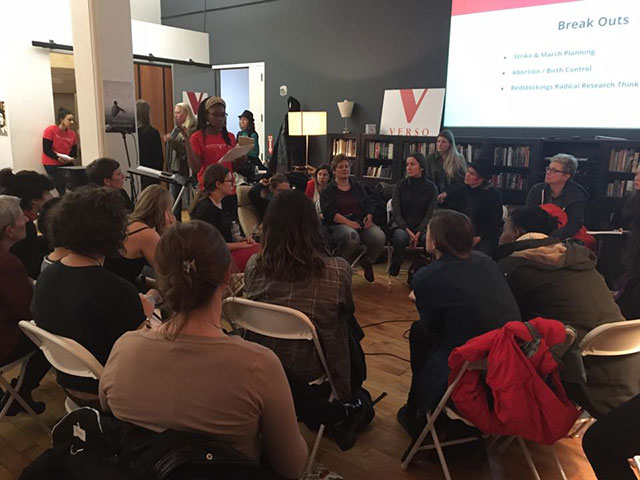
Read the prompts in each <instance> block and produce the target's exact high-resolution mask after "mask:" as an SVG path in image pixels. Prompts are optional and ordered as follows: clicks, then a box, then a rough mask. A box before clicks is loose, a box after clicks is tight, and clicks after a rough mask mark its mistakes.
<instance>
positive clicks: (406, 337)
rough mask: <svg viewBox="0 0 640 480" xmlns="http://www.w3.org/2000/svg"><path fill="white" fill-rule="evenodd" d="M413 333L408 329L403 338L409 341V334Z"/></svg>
mask: <svg viewBox="0 0 640 480" xmlns="http://www.w3.org/2000/svg"><path fill="white" fill-rule="evenodd" d="M410 331H411V329H410V328H407V329H406V330H405V331H404V333H403V334H402V338H404V339H405V340H409V335H408V333H409V332H410Z"/></svg>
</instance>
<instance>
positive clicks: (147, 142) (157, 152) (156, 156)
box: [136, 100, 164, 190]
mask: <svg viewBox="0 0 640 480" xmlns="http://www.w3.org/2000/svg"><path fill="white" fill-rule="evenodd" d="M150 114H151V106H150V105H149V104H148V103H147V102H146V101H144V100H138V101H137V102H136V118H137V119H138V151H139V152H140V153H139V154H140V165H144V166H145V167H149V168H153V169H155V170H162V169H163V168H162V167H163V163H164V159H163V158H162V141H161V140H160V133H159V132H158V130H156V129H155V128H153V127H152V126H151V119H150ZM141 182H142V189H143V190H144V189H145V188H146V187H148V186H149V185H153V184H154V183H160V182H159V181H158V180H153V179H151V178H148V177H142V179H141Z"/></svg>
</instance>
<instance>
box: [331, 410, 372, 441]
mask: <svg viewBox="0 0 640 480" xmlns="http://www.w3.org/2000/svg"><path fill="white" fill-rule="evenodd" d="M342 405H343V406H344V409H345V416H344V418H343V419H342V420H340V421H339V422H336V423H334V424H333V425H332V426H331V433H332V435H333V439H334V440H335V441H336V443H337V444H338V446H339V447H340V450H342V451H343V452H344V451H346V450H349V449H351V448H352V447H353V446H354V445H355V444H356V439H357V436H356V429H357V428H358V427H359V426H360V424H361V423H362V420H363V419H362V416H363V415H364V413H365V412H364V408H363V405H362V402H361V401H360V400H359V399H358V400H357V401H356V402H353V403H349V402H345V403H343V404H342Z"/></svg>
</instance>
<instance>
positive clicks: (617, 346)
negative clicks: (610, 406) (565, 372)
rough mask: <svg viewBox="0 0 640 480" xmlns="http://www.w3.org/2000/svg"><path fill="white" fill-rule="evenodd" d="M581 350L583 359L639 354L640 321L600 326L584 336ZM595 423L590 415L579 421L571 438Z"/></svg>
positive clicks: (580, 346)
mask: <svg viewBox="0 0 640 480" xmlns="http://www.w3.org/2000/svg"><path fill="white" fill-rule="evenodd" d="M579 348H580V354H581V355H582V356H583V357H586V356H589V355H591V356H596V357H617V356H622V355H631V354H633V353H638V352H640V320H628V321H622V322H613V323H605V324H604V325H599V326H597V327H596V328H594V329H593V330H591V331H590V332H589V333H587V334H586V335H585V336H584V338H583V339H582V341H581V342H580V345H579ZM588 381H589V380H588V379H587V382H588ZM582 411H583V412H584V410H582ZM594 421H595V420H594V419H593V418H592V417H591V416H590V415H588V416H585V417H583V418H580V419H578V421H577V422H576V424H575V425H574V428H573V429H572V431H571V433H569V436H571V437H574V438H576V437H579V436H580V434H581V433H583V432H584V431H585V430H586V429H587V427H589V426H590V425H591V424H592V423H593V422H594Z"/></svg>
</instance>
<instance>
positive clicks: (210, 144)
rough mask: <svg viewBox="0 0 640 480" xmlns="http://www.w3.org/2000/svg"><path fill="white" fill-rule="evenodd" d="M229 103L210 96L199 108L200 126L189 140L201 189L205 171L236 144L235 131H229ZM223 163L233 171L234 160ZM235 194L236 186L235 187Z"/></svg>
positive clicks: (192, 164) (191, 163)
mask: <svg viewBox="0 0 640 480" xmlns="http://www.w3.org/2000/svg"><path fill="white" fill-rule="evenodd" d="M226 106H227V104H226V103H225V101H224V100H223V99H222V98H220V97H209V98H207V99H205V100H203V101H202V102H201V103H200V107H199V108H198V127H197V130H196V132H195V133H194V134H193V135H191V137H190V138H189V142H190V144H191V148H192V149H193V155H192V156H191V157H190V158H188V160H189V162H190V163H189V166H190V167H191V170H193V171H194V172H198V173H197V177H198V185H199V188H200V190H202V189H203V187H204V178H203V177H204V171H205V170H206V169H207V167H208V166H209V165H213V164H214V163H218V162H219V161H220V160H221V159H222V157H223V156H224V155H225V154H226V153H227V152H228V151H229V150H231V149H232V148H233V146H234V145H235V144H236V138H235V137H234V135H233V133H230V132H228V131H227V113H226V111H225V110H226ZM222 164H223V165H224V166H225V167H226V168H227V169H228V170H229V171H231V172H232V173H233V162H232V161H228V162H227V161H224V162H222ZM233 194H234V195H235V187H234V189H233Z"/></svg>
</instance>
